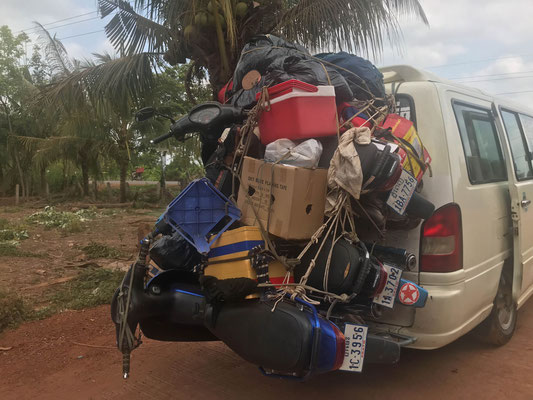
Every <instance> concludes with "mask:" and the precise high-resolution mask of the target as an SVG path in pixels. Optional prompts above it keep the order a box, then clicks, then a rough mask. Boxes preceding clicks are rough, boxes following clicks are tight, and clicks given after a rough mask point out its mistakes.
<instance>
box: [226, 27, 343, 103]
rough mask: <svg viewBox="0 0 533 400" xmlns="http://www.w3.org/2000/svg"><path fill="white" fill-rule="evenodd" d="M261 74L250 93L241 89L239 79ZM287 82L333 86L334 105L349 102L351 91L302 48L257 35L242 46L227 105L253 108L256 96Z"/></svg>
mask: <svg viewBox="0 0 533 400" xmlns="http://www.w3.org/2000/svg"><path fill="white" fill-rule="evenodd" d="M252 70H257V71H258V72H259V73H260V74H261V80H260V81H259V82H258V83H257V84H256V85H255V86H254V87H253V88H251V89H249V90H245V89H243V87H242V79H243V78H244V76H245V75H246V74H247V73H248V72H250V71H252ZM290 79H298V80H300V81H302V82H306V83H309V84H312V85H333V86H334V87H335V95H336V97H337V101H338V102H344V101H349V100H351V99H352V98H353V93H352V90H351V89H350V86H349V85H348V83H347V82H346V80H345V79H344V78H343V77H342V75H341V74H340V73H339V72H337V71H336V69H335V68H334V67H328V66H324V65H323V64H322V63H321V62H320V61H319V60H315V59H313V58H312V56H311V55H310V54H309V52H308V51H307V50H306V49H305V48H304V47H302V46H299V45H295V44H293V43H289V42H286V41H285V40H283V39H281V38H278V37H276V36H274V35H260V36H256V37H254V38H252V39H251V40H250V42H248V43H247V44H246V46H244V48H243V50H242V53H241V58H240V59H239V62H238V64H237V67H236V68H235V72H234V75H233V88H232V94H231V99H230V103H231V104H232V105H235V106H240V107H250V106H252V105H253V104H255V102H256V100H255V97H256V94H257V93H259V92H260V91H261V89H262V87H264V86H272V85H276V84H278V83H281V82H285V81H288V80H290Z"/></svg>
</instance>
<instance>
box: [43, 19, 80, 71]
mask: <svg viewBox="0 0 533 400" xmlns="http://www.w3.org/2000/svg"><path fill="white" fill-rule="evenodd" d="M34 24H35V26H36V28H37V31H38V32H39V42H40V43H41V45H42V48H43V50H44V55H45V58H46V61H47V63H48V65H49V66H50V69H51V71H52V75H53V76H54V75H55V76H66V75H68V74H70V73H71V72H72V71H73V70H74V65H73V64H72V62H71V61H70V59H69V57H68V53H67V50H66V49H65V46H63V43H61V41H60V40H59V39H57V38H56V36H55V35H54V36H52V35H50V32H48V30H46V28H45V27H44V26H42V25H41V24H40V23H39V22H34Z"/></svg>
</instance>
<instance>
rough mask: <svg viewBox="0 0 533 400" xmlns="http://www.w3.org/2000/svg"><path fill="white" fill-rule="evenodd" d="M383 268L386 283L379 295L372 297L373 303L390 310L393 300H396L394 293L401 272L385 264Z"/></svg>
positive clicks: (398, 283) (396, 289)
mask: <svg viewBox="0 0 533 400" xmlns="http://www.w3.org/2000/svg"><path fill="white" fill-rule="evenodd" d="M383 267H384V268H385V271H386V272H387V283H386V284H385V287H384V288H383V290H382V291H381V293H379V294H378V295H377V296H375V297H374V300H373V302H374V303H376V304H380V305H382V306H384V307H388V308H392V307H394V299H395V298H396V292H397V291H398V286H399V285H400V278H401V277H402V270H401V269H399V268H395V267H393V266H391V265H387V264H383Z"/></svg>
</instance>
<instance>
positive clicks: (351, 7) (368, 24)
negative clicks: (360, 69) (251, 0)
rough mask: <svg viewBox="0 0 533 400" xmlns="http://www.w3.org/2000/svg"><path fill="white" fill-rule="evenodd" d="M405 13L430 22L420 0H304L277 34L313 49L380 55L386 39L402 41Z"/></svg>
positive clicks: (286, 15) (284, 17)
mask: <svg viewBox="0 0 533 400" xmlns="http://www.w3.org/2000/svg"><path fill="white" fill-rule="evenodd" d="M405 13H411V14H414V15H415V16H416V17H418V18H420V19H421V20H422V21H423V22H424V23H427V18H426V15H425V13H424V11H423V9H422V7H421V6H420V3H419V2H418V0H364V1H362V0H300V1H298V3H297V4H296V5H294V6H293V7H291V8H289V9H288V10H287V11H286V12H285V13H284V14H283V15H282V17H281V18H280V21H279V23H278V25H277V26H276V28H274V31H277V32H279V33H281V34H282V35H283V36H285V37H286V38H287V39H289V40H291V41H296V42H298V43H300V44H302V45H305V46H308V47H309V48H311V49H313V50H324V49H331V50H337V49H342V50H346V51H350V52H354V51H364V52H366V53H369V52H371V53H373V54H378V53H379V52H380V51H381V50H382V48H383V42H384V37H386V38H388V39H389V40H390V41H391V43H393V44H395V43H396V42H397V41H398V37H399V32H400V29H399V26H398V22H397V17H398V15H400V14H405Z"/></svg>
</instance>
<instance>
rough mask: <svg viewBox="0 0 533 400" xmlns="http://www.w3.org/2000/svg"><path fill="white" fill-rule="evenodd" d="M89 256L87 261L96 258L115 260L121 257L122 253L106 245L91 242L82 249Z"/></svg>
mask: <svg viewBox="0 0 533 400" xmlns="http://www.w3.org/2000/svg"><path fill="white" fill-rule="evenodd" d="M81 250H82V251H83V252H84V253H85V254H86V255H87V259H89V260H92V259H94V258H115V257H119V256H120V251H118V250H117V249H114V248H113V247H110V246H107V245H105V244H101V243H96V242H91V243H89V244H88V245H87V246H84V247H82V248H81Z"/></svg>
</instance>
